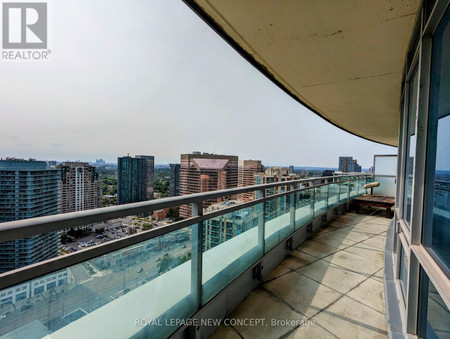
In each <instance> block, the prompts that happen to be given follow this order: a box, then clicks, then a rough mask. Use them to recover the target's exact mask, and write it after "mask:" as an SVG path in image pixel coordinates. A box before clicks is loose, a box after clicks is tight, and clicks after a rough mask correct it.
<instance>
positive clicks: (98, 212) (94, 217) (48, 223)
mask: <svg viewBox="0 0 450 339" xmlns="http://www.w3.org/2000/svg"><path fill="white" fill-rule="evenodd" d="M369 176H371V175H370V174H354V175H348V176H339V177H320V178H309V179H301V180H292V181H285V182H282V183H271V184H263V185H253V186H247V187H242V188H237V189H236V188H233V189H227V190H220V191H213V192H206V193H198V194H191V195H186V196H179V197H171V198H164V199H158V200H151V201H145V202H139V203H132V204H126V205H120V206H113V207H106V208H100V209H95V210H87V211H80V212H74V213H66V214H60V215H53V216H46V217H39V218H32V219H26V220H18V221H12V222H7V223H3V224H0V239H2V241H4V240H3V239H6V237H5V236H4V235H6V236H7V237H8V238H7V240H11V239H18V238H23V237H24V236H29V235H34V234H42V233H45V232H49V231H57V230H61V229H67V228H70V227H75V226H79V225H85V224H89V223H93V222H97V221H104V220H109V219H113V218H118V217H124V216H128V215H130V214H138V213H144V212H149V211H152V210H157V209H161V208H167V207H173V206H178V205H183V204H188V203H198V202H202V201H204V200H207V199H212V198H217V197H224V196H230V195H235V194H238V193H241V192H249V191H262V190H265V189H267V188H273V187H279V186H288V185H293V184H296V183H305V182H311V181H322V180H325V179H330V178H339V179H342V178H349V179H348V180H339V181H333V182H326V183H321V184H316V185H313V186H308V187H302V188H297V189H294V190H289V191H286V192H282V193H278V194H273V195H270V196H265V197H262V198H259V199H255V200H252V201H250V202H246V203H242V204H237V205H233V206H231V207H228V208H225V209H221V210H217V211H213V212H210V213H207V214H205V215H201V216H195V217H192V218H189V219H185V220H182V221H178V222H175V223H172V224H169V225H167V226H164V227H161V228H156V229H152V230H148V231H145V232H141V233H138V234H134V235H131V236H128V237H125V238H122V239H118V240H114V241H110V242H107V243H104V244H101V245H98V246H95V247H91V248H89V249H86V250H83V251H79V252H74V253H71V254H67V255H64V256H59V257H56V258H53V259H49V260H46V261H43V262H39V263H36V264H32V265H29V266H25V267H22V268H19V269H15V270H12V271H9V272H6V273H3V274H0V289H4V288H7V287H10V286H13V285H17V284H20V283H22V282H25V281H28V280H31V279H35V278H37V277H40V276H43V275H45V274H49V273H52V272H55V271H58V270H61V269H64V268H67V267H70V266H73V265H76V264H79V263H82V262H85V261H87V260H90V259H93V258H96V257H99V256H102V255H105V254H108V253H111V252H113V251H117V250H120V249H123V248H125V247H129V246H132V245H135V244H138V243H141V242H143V241H147V240H150V239H153V238H155V237H158V236H161V235H164V234H168V233H171V232H174V231H176V230H179V229H181V228H184V227H187V226H191V225H195V224H198V223H200V222H202V221H204V220H207V219H210V218H214V217H217V216H220V215H223V214H227V213H230V212H233V211H236V210H240V209H243V208H246V207H250V206H254V205H257V204H260V203H263V202H265V201H269V200H273V199H276V198H280V197H283V196H286V195H290V194H294V193H297V192H301V191H306V190H309V189H313V188H317V187H321V186H326V185H331V184H338V183H345V182H350V181H351V177H369ZM5 226H6V227H5ZM42 230H44V231H42Z"/></svg>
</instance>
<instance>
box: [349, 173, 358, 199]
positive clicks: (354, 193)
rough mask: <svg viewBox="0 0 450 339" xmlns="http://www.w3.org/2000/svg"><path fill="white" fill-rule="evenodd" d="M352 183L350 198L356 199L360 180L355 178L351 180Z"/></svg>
mask: <svg viewBox="0 0 450 339" xmlns="http://www.w3.org/2000/svg"><path fill="white" fill-rule="evenodd" d="M351 179H352V181H351V182H350V197H351V198H355V197H357V196H358V180H356V178H355V177H352V178H351Z"/></svg>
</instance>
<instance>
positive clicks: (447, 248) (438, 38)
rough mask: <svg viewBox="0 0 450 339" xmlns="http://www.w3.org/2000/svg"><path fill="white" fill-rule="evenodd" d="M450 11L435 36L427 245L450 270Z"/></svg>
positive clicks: (431, 94)
mask: <svg viewBox="0 0 450 339" xmlns="http://www.w3.org/2000/svg"><path fill="white" fill-rule="evenodd" d="M449 93H450V10H449V9H447V11H446V13H445V15H444V17H443V18H442V21H441V23H440V24H439V26H438V28H437V30H436V32H435V35H434V37H433V54H432V69H431V93H430V98H431V104H430V121H429V140H428V159H427V160H428V163H429V168H428V171H427V181H426V182H427V184H426V193H427V195H426V200H425V201H426V205H425V206H426V215H427V216H428V217H427V218H426V219H425V226H424V227H425V229H424V237H423V242H424V245H425V246H426V247H428V248H429V249H430V250H431V251H430V252H431V253H432V254H434V255H437V256H438V257H439V258H440V259H441V260H442V261H443V263H444V264H445V265H446V266H447V271H448V268H449V267H450V95H449Z"/></svg>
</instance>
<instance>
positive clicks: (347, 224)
mask: <svg viewBox="0 0 450 339" xmlns="http://www.w3.org/2000/svg"><path fill="white" fill-rule="evenodd" d="M371 180H372V178H371V176H369V175H366V174H355V175H353V174H352V175H351V176H340V177H326V178H313V179H304V180H296V181H291V182H289V183H285V182H282V183H272V184H265V185H255V186H248V187H244V188H236V189H229V190H222V191H214V192H208V193H201V194H192V195H187V196H181V197H172V198H166V199H159V200H152V201H146V202H142V203H134V204H128V205H121V206H115V207H109V208H102V209H96V210H89V211H82V212H75V213H68V214H61V215H54V216H49V217H42V218H35V219H28V220H20V221H14V222H8V223H3V224H2V225H1V227H0V236H1V237H2V239H5V240H13V239H17V238H21V237H24V236H30V235H33V234H42V233H46V232H51V231H57V230H62V229H66V228H70V227H74V226H77V225H83V224H86V223H93V222H98V221H106V220H109V219H113V218H120V217H125V216H128V215H133V214H139V213H144V212H150V211H153V210H157V209H161V208H166V207H173V206H180V205H186V204H191V206H192V215H193V217H192V218H189V219H186V220H182V221H180V222H176V223H173V224H170V225H168V226H165V227H162V228H157V229H153V230H150V231H146V232H142V233H139V234H135V235H132V236H129V237H126V238H122V239H119V240H115V241H110V242H108V243H105V244H102V245H99V246H96V247H92V248H90V249H86V250H83V251H79V252H75V253H72V254H68V255H64V256H60V257H57V258H54V259H50V260H47V261H44V262H41V263H38V264H34V265H31V266H27V267H24V268H21V269H17V270H14V271H11V272H7V273H3V274H1V275H0V310H1V313H0V316H2V319H1V320H0V321H1V322H2V323H1V325H2V326H1V327H0V335H7V336H8V337H13V338H14V337H18V336H19V337H20V336H21V335H22V334H24V333H25V334H30V333H35V334H36V335H35V336H36V337H40V336H44V335H48V334H51V336H52V338H60V337H61V338H62V337H71V336H74V335H75V333H76V336H77V337H80V336H87V337H92V336H105V335H107V336H109V337H117V338H126V337H131V336H136V337H149V336H151V337H167V336H169V335H174V336H175V337H183V336H194V332H196V331H197V332H198V335H199V336H200V337H206V336H208V335H210V334H211V333H213V332H214V330H215V329H216V327H217V326H218V325H219V324H220V322H221V321H222V320H223V319H224V318H225V317H227V316H228V315H229V313H230V311H232V310H233V309H234V308H235V307H236V306H238V305H239V304H240V303H241V301H242V300H243V299H244V298H245V297H247V295H249V294H250V293H251V292H252V290H253V289H255V288H256V290H255V291H254V292H252V294H250V296H249V297H248V298H247V299H246V301H244V302H243V304H242V305H241V306H239V307H237V309H236V311H235V312H242V310H243V309H244V310H246V307H245V306H243V305H246V303H248V300H253V299H254V298H255V297H258V298H257V299H259V300H258V301H255V303H254V305H253V309H254V311H253V312H255V310H256V311H257V312H258V311H261V309H262V308H260V307H259V306H258V305H260V304H261V303H265V302H266V301H267V302H271V301H272V302H273V300H271V298H272V299H273V296H274V295H276V294H277V293H281V294H280V296H279V298H286V299H285V300H286V301H285V302H283V303H281V304H279V305H284V307H288V306H287V305H288V304H289V303H290V302H291V303H292V305H291V306H292V308H290V307H288V308H289V309H290V310H294V309H295V310H297V311H294V313H292V315H295V316H296V319H300V320H307V319H309V318H312V319H314V320H315V318H316V317H317V318H318V319H321V320H320V321H319V320H317V323H318V324H321V323H322V322H323V321H324V320H323V319H322V318H323V317H326V316H327V315H328V313H329V312H335V313H336V314H337V315H339V314H340V313H339V312H341V313H342V312H344V313H345V312H346V307H347V306H348V305H352V303H353V304H354V305H359V304H357V303H358V302H359V301H358V297H361V295H364V293H365V292H367V291H368V290H370V293H373V292H374V291H376V289H375V290H374V286H373V285H377V286H378V289H379V288H380V286H382V285H383V284H382V282H381V281H380V279H382V273H381V270H382V267H383V263H382V248H383V246H384V237H385V231H386V228H387V224H388V222H389V220H387V219H384V218H381V217H378V216H376V214H377V213H379V211H378V210H374V212H373V215H369V216H367V215H363V214H361V215H356V214H348V213H347V214H345V213H346V211H348V209H349V207H350V206H351V200H352V199H353V198H354V197H357V196H359V195H361V194H363V193H365V190H364V189H363V186H364V184H365V183H367V182H370V181H371ZM278 188H281V189H278ZM246 192H257V196H258V199H256V200H253V201H250V202H245V203H241V204H230V205H229V206H231V207H226V208H224V209H219V210H214V211H213V212H210V213H207V214H205V215H203V208H202V202H203V201H206V200H210V199H219V198H220V199H223V198H226V197H230V196H235V195H236V194H239V193H246ZM273 192H278V193H276V194H273ZM279 192H281V193H279ZM343 214H344V215H343ZM336 218H337V219H336ZM333 220H334V221H333ZM330 221H331V223H329V222H330ZM327 224H328V226H327V227H326V228H323V226H325V225H327ZM312 236H313V238H312V239H310V240H307V239H308V238H311V237H312ZM305 240H307V241H306V242H305ZM301 244H302V245H301ZM299 245H301V247H299V248H298V246H299ZM294 248H298V249H296V250H294ZM280 263H281V265H280ZM279 265H280V266H279ZM337 277H339V278H342V279H338V280H339V281H336V282H333V280H335V279H336V278H337ZM343 277H345V279H344V278H343ZM271 289H272V292H268V291H270V290H271ZM277 291H278V292H277ZM283 293H287V294H285V295H284V296H283ZM367 293H369V292H367ZM271 294H272V296H270V295H271ZM301 296H305V298H301ZM312 296H314V297H313V298H311V297H312ZM267 298H269V299H267ZM290 298H293V299H290ZM379 299H380V295H378V296H377V295H375V296H374V297H373V303H375V305H371V304H369V305H367V303H366V304H364V303H363V304H361V305H362V306H361V309H364V310H369V311H373V312H378V313H375V314H377V318H374V317H372V316H369V317H368V318H369V320H370V319H371V320H370V321H372V320H374V319H376V323H375V324H374V323H370V322H369V323H368V324H369V325H370V326H372V327H370V326H369V329H367V328H365V327H364V326H363V327H362V328H365V329H366V331H371V330H372V331H373V328H375V327H376V329H377V330H376V331H375V332H376V333H377V334H379V333H385V332H383V331H385V330H386V326H385V325H383V324H384V322H385V320H384V316H383V315H382V313H380V312H382V301H380V300H379ZM143 300H144V301H146V302H145V303H143V302H142V301H143ZM274 300H275V299H274ZM286 303H287V304H286ZM377 307H378V308H379V309H378V310H377ZM276 309H277V308H274V309H273V310H272V311H274V310H276ZM323 309H324V310H323ZM267 310H269V309H267ZM369 311H368V312H369ZM246 312H247V311H246ZM248 312H250V313H249V314H251V312H252V311H251V309H250V308H249V309H248ZM277 313H278V311H277ZM280 314H282V313H280ZM363 314H365V313H363ZM269 315H270V314H268V315H267V316H269ZM355 316H356V315H355ZM337 318H339V317H338V316H336V319H337ZM277 319H278V318H277ZM355 319H357V318H355ZM366 320H367V319H366V318H364V319H360V321H361V322H362V321H366ZM381 320H383V321H381ZM330 323H331V322H330ZM352 324H353V323H352ZM353 325H354V326H356V325H355V324H353ZM375 325H376V326H375ZM338 326H339V325H338ZM252 329H253V330H256V327H252V328H251V329H248V330H252ZM271 329H272V330H274V331H276V330H277V326H273V327H271ZM317 329H319V330H320V329H322V330H324V331H326V330H325V329H324V328H322V327H320V326H317ZM229 330H232V328H231V327H227V328H225V329H223V328H222V329H219V331H229ZM237 330H238V331H239V329H237ZM328 330H330V329H328ZM266 331H268V329H267V328H261V329H260V333H264V332H266ZM218 333H219V335H220V332H218ZM268 334H270V333H268ZM250 336H251V334H250Z"/></svg>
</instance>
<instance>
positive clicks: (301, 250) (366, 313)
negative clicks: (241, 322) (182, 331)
mask: <svg viewBox="0 0 450 339" xmlns="http://www.w3.org/2000/svg"><path fill="white" fill-rule="evenodd" d="M364 213H365V214H364ZM368 214H370V215H368ZM384 215H385V214H384V209H370V210H365V209H362V210H361V214H355V213H347V214H345V215H342V216H339V217H338V218H337V219H336V220H335V221H333V222H332V223H330V224H331V225H332V226H326V227H323V228H322V230H321V231H320V232H318V233H316V234H315V236H313V237H312V239H310V240H308V241H305V242H304V243H303V244H301V245H300V246H299V247H298V248H297V250H295V251H293V253H292V254H291V256H289V257H288V258H286V259H285V260H284V261H283V262H282V264H281V265H279V266H278V267H277V268H276V269H275V270H274V271H273V272H272V273H271V274H270V275H269V276H268V277H267V278H266V281H265V282H264V283H263V285H262V287H259V288H257V289H256V290H254V291H253V292H252V293H251V294H250V295H249V296H248V297H247V298H246V299H245V300H244V301H243V302H242V303H241V304H240V305H239V306H238V307H237V308H236V309H235V310H234V311H233V313H232V314H231V318H238V319H242V318H263V319H265V325H264V326H240V327H238V326H235V327H234V329H225V328H224V326H222V327H220V328H219V329H218V330H217V331H216V332H215V333H214V335H216V334H223V336H217V338H219V337H224V338H235V334H236V333H237V334H238V335H239V336H241V337H242V338H341V339H344V338H345V339H346V338H386V335H387V332H386V317H385V312H386V311H385V305H384V296H383V293H384V286H383V253H384V246H385V237H386V229H387V227H388V225H389V222H390V220H388V219H386V218H385V217H384ZM325 230H326V231H325ZM282 319H287V320H296V321H297V322H298V323H297V324H292V323H289V324H285V325H275V326H271V321H273V320H282ZM301 321H303V322H305V323H300V322H301ZM234 330H235V332H233V331H234Z"/></svg>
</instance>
